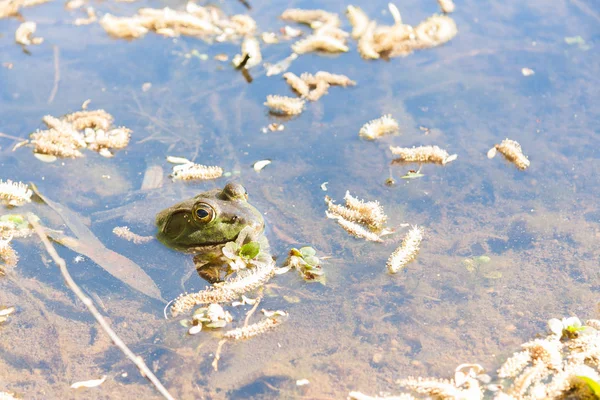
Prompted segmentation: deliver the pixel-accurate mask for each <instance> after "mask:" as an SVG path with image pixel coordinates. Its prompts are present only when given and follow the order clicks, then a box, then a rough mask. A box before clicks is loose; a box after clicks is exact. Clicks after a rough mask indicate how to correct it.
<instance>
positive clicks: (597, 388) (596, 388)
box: [577, 375, 600, 399]
mask: <svg viewBox="0 0 600 400" xmlns="http://www.w3.org/2000/svg"><path fill="white" fill-rule="evenodd" d="M577 377H578V378H579V379H581V380H582V381H584V382H585V383H586V384H587V385H588V387H589V388H590V390H591V391H592V393H594V395H595V396H596V398H597V399H598V398H600V384H599V383H598V382H596V381H595V380H593V379H592V378H590V377H588V376H583V375H579V376H577Z"/></svg>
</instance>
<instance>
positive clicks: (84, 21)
mask: <svg viewBox="0 0 600 400" xmlns="http://www.w3.org/2000/svg"><path fill="white" fill-rule="evenodd" d="M86 13H87V18H77V19H76V20H75V22H73V24H74V25H76V26H82V25H89V24H93V23H94V22H96V21H97V20H98V16H96V10H95V9H94V7H88V8H87V9H86Z"/></svg>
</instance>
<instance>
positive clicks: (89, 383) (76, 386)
mask: <svg viewBox="0 0 600 400" xmlns="http://www.w3.org/2000/svg"><path fill="white" fill-rule="evenodd" d="M105 380H106V375H104V376H103V377H102V378H100V379H92V380H89V381H81V382H75V383H74V384H72V385H71V389H79V388H93V387H96V386H100V385H102V384H103V383H104V381H105Z"/></svg>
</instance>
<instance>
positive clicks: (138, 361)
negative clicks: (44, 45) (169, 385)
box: [27, 53, 174, 400]
mask: <svg viewBox="0 0 600 400" xmlns="http://www.w3.org/2000/svg"><path fill="white" fill-rule="evenodd" d="M55 54H56V53H55ZM27 219H28V220H29V223H30V224H31V226H33V229H34V230H35V233H37V235H38V236H39V237H40V240H41V241H42V243H43V244H44V247H46V251H47V252H48V254H49V255H50V257H52V259H53V260H54V262H55V263H56V265H58V267H59V269H60V273H61V274H62V276H63V278H64V279H65V282H66V284H67V286H68V287H69V289H71V291H73V293H75V295H76V296H77V298H78V299H79V300H81V302H82V303H83V304H84V305H85V306H86V307H87V309H88V310H89V311H90V313H91V314H92V315H93V316H94V318H95V319H96V321H98V323H99V324H100V326H101V327H102V329H103V330H104V332H106V334H107V335H108V336H109V337H110V338H111V340H112V341H113V343H114V344H115V345H116V346H117V347H118V348H119V349H120V350H121V351H122V352H123V354H125V356H126V357H127V358H129V359H130V360H131V361H132V362H133V363H134V364H135V365H136V366H137V367H138V369H139V370H140V372H141V374H142V375H143V376H145V377H146V378H148V380H149V381H150V382H152V384H153V385H154V386H155V387H156V389H157V390H158V391H159V392H160V394H162V395H163V397H164V398H165V399H169V400H173V399H174V398H173V396H171V394H170V393H169V392H168V391H167V389H166V388H165V387H164V386H163V385H162V383H160V381H159V380H158V378H157V377H156V376H155V375H154V374H153V373H152V371H151V370H150V368H148V366H147V365H146V363H145V362H144V360H143V359H142V358H141V357H139V356H136V355H135V353H133V352H132V351H131V350H129V347H127V345H126V344H125V343H124V342H123V341H122V340H121V338H120V337H119V336H117V334H116V333H115V331H113V330H112V328H111V327H110V325H109V324H108V322H106V320H105V319H104V317H103V316H102V314H100V312H99V311H98V309H97V308H96V306H95V305H94V303H93V302H92V300H91V299H90V298H89V297H87V296H86V295H85V294H84V293H83V292H82V291H81V289H80V288H79V286H77V284H76V283H75V281H74V280H73V278H71V274H69V270H68V269H67V264H66V263H65V260H63V259H62V258H60V256H59V255H58V253H57V252H56V250H55V249H54V246H53V245H52V244H51V243H50V241H49V240H48V237H47V236H46V234H45V233H44V230H43V228H42V227H41V225H40V224H39V223H38V222H37V221H36V220H35V219H34V218H32V217H28V218H27Z"/></svg>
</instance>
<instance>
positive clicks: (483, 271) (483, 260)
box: [462, 255, 502, 279]
mask: <svg viewBox="0 0 600 400" xmlns="http://www.w3.org/2000/svg"><path fill="white" fill-rule="evenodd" d="M491 260H492V259H491V258H490V257H488V256H486V255H483V256H478V257H471V258H465V259H464V260H463V261H462V264H463V266H464V267H465V268H466V269H467V271H469V272H471V273H474V274H475V273H477V274H480V275H481V276H483V277H484V278H487V279H500V278H502V272H500V271H490V270H489V267H484V266H485V265H486V264H489V262H490V261H491Z"/></svg>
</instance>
